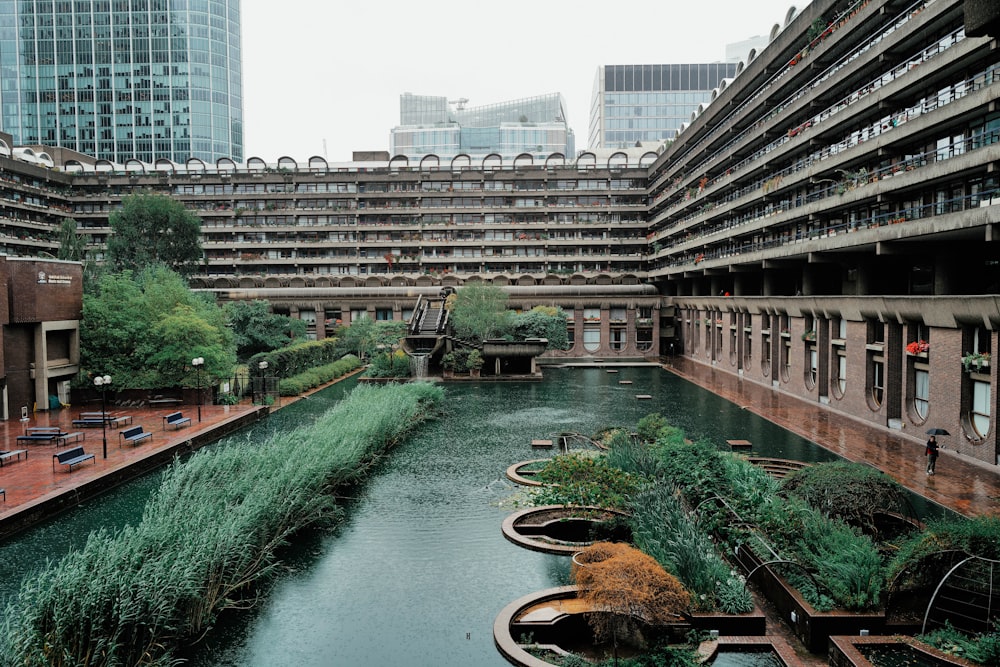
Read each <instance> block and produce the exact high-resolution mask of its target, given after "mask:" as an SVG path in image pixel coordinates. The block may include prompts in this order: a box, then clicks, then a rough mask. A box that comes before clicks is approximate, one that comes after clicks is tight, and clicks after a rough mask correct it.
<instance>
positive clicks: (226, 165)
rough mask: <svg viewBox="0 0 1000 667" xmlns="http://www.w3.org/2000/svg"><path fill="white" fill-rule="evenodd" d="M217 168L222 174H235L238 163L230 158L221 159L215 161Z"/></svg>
mask: <svg viewBox="0 0 1000 667" xmlns="http://www.w3.org/2000/svg"><path fill="white" fill-rule="evenodd" d="M215 168H216V169H217V170H219V171H220V172H233V171H236V163H235V162H233V161H232V160H231V159H230V158H227V157H220V158H219V159H218V160H216V161H215Z"/></svg>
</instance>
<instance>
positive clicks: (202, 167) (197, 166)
mask: <svg viewBox="0 0 1000 667" xmlns="http://www.w3.org/2000/svg"><path fill="white" fill-rule="evenodd" d="M184 168H185V169H187V170H188V171H200V172H202V173H204V172H206V171H208V165H207V164H205V161H204V160H202V159H201V158H198V157H189V158H188V159H187V162H185V163H184Z"/></svg>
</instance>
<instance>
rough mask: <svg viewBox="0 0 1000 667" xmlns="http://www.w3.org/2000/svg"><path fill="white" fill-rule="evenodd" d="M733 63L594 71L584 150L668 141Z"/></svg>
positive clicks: (733, 72)
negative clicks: (586, 141) (586, 148)
mask: <svg viewBox="0 0 1000 667" xmlns="http://www.w3.org/2000/svg"><path fill="white" fill-rule="evenodd" d="M736 66H737V63H704V64H695V65H604V66H602V67H599V68H598V69H597V76H596V77H595V79H594V93H593V97H592V99H591V108H590V130H589V137H588V139H589V146H590V147H591V148H628V147H630V146H635V145H636V144H637V143H638V142H640V141H644V142H645V141H663V140H665V139H673V138H674V137H675V136H676V135H677V131H678V130H679V129H680V127H681V124H682V123H686V122H688V121H689V120H690V119H691V113H692V112H693V111H695V110H696V109H697V108H698V105H699V104H701V103H702V102H707V101H708V99H709V98H710V97H711V95H712V90H713V89H715V88H716V87H717V86H718V85H719V84H720V83H721V82H722V80H723V79H726V78H731V77H733V76H735V75H736Z"/></svg>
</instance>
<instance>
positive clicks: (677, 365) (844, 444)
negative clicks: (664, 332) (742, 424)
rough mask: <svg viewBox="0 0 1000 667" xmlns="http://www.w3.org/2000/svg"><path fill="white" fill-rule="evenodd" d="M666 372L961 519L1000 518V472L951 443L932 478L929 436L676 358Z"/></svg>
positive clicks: (943, 438) (943, 439) (998, 467)
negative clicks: (884, 427) (868, 466)
mask: <svg viewBox="0 0 1000 667" xmlns="http://www.w3.org/2000/svg"><path fill="white" fill-rule="evenodd" d="M663 368H664V369H666V370H667V371H669V372H672V373H675V374H677V375H679V376H680V377H683V378H684V379H686V380H689V381H690V382H692V383H694V384H696V385H698V386H700V387H703V388H705V389H708V390H709V391H711V392H712V393H714V394H718V395H720V396H722V397H723V398H726V399H728V400H730V401H732V402H734V403H736V404H737V405H740V406H744V407H745V409H747V410H749V411H751V412H753V413H755V414H757V415H759V416H761V417H763V418H764V419H767V420H770V421H772V422H774V423H775V424H778V425H779V426H782V427H784V428H786V429H788V430H789V431H792V432H793V433H796V434H798V435H800V436H802V437H803V438H806V439H807V440H810V441H812V442H815V443H816V444H818V445H820V446H821V447H824V448H826V449H828V450H830V451H831V452H834V453H835V454H838V455H840V456H842V457H844V458H845V459H847V460H849V461H864V462H867V463H869V464H871V465H874V466H876V467H877V468H879V469H880V470H881V471H882V472H884V473H886V474H887V475H889V476H890V477H892V478H893V479H895V480H896V481H897V482H899V483H900V484H902V485H903V486H904V487H906V488H907V489H909V490H910V491H913V492H914V493H916V494H919V495H921V496H924V497H925V498H928V499H930V500H932V501H934V502H936V503H938V504H940V505H943V506H945V507H949V508H951V509H953V510H955V511H956V512H958V513H960V514H963V515H965V516H980V515H994V516H998V515H1000V466H992V465H989V464H986V463H983V462H981V461H975V460H972V459H969V458H968V457H964V456H961V455H959V454H956V453H955V452H953V451H950V450H949V449H947V447H948V440H949V437H940V438H938V440H939V441H940V442H941V443H942V444H943V445H944V448H943V449H942V450H941V457H940V459H938V462H937V471H936V474H934V475H928V474H927V472H926V459H925V458H924V438H925V437H926V436H923V435H921V436H920V437H919V438H915V437H913V436H904V435H902V434H898V435H897V434H896V433H894V432H891V431H885V430H882V429H878V428H875V427H872V426H869V425H867V424H865V423H864V422H862V421H858V420H855V419H852V418H850V417H847V416H845V415H840V414H837V413H834V412H829V411H826V410H823V409H821V407H820V406H818V405H815V404H812V403H810V402H808V401H803V400H802V399H799V398H796V397H794V396H791V395H789V394H784V393H780V392H777V391H773V390H772V389H771V388H770V387H764V386H762V385H759V384H756V383H754V382H750V381H748V380H741V379H740V378H738V377H736V376H734V375H732V374H730V373H723V372H721V371H717V370H715V369H714V368H712V367H710V366H706V365H705V364H699V363H696V362H694V361H691V360H690V359H686V358H683V357H675V358H674V359H672V360H671V361H670V362H669V363H667V364H665V365H664V366H663Z"/></svg>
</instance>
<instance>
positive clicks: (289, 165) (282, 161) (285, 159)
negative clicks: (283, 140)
mask: <svg viewBox="0 0 1000 667" xmlns="http://www.w3.org/2000/svg"><path fill="white" fill-rule="evenodd" d="M278 169H287V170H288V171H298V170H299V163H298V162H296V161H295V158H293V157H290V156H288V155H282V156H281V157H279V158H278Z"/></svg>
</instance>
